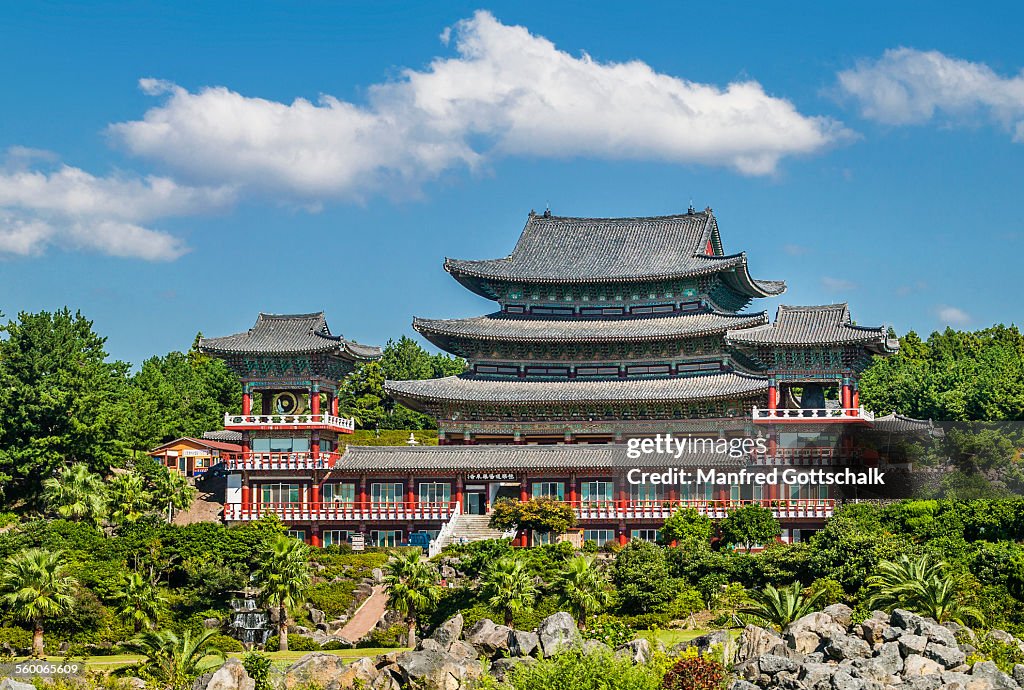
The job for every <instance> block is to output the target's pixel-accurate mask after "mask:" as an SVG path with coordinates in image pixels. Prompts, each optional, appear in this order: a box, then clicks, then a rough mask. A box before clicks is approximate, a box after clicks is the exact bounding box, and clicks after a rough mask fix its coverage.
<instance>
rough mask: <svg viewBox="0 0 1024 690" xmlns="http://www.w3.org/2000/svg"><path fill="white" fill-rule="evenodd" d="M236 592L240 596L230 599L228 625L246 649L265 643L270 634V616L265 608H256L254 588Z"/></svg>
mask: <svg viewBox="0 0 1024 690" xmlns="http://www.w3.org/2000/svg"><path fill="white" fill-rule="evenodd" d="M237 594H241V595H242V596H241V597H239V598H235V599H232V600H231V608H232V614H231V623H230V624H229V627H230V628H231V629H232V630H233V631H234V633H235V637H236V638H238V640H239V641H240V642H241V643H242V644H243V645H244V646H245V648H246V649H251V648H252V647H253V646H255V645H260V646H262V645H264V644H266V643H267V637H268V636H269V635H270V628H269V625H268V624H269V622H270V616H269V615H267V612H266V611H265V610H263V609H260V608H257V605H256V592H255V590H251V589H246V590H242V591H240V592H237Z"/></svg>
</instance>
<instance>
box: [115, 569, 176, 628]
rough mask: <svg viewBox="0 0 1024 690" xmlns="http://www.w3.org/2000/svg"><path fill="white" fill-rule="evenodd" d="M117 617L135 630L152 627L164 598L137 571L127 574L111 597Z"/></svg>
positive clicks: (164, 601) (164, 600)
mask: <svg viewBox="0 0 1024 690" xmlns="http://www.w3.org/2000/svg"><path fill="white" fill-rule="evenodd" d="M113 603H114V612H115V613H116V614H117V617H118V618H120V619H121V620H122V621H124V622H125V623H128V624H129V625H131V626H132V628H133V629H134V630H135V632H142V629H143V628H152V627H153V625H154V624H155V623H156V621H157V618H158V617H159V615H160V608H161V607H162V606H163V604H164V603H166V599H165V598H164V596H163V595H162V594H160V591H159V590H157V588H156V587H154V586H153V585H152V583H150V582H149V581H148V580H146V579H145V578H143V577H142V575H141V574H139V573H131V574H129V575H127V576H126V577H125V578H124V579H123V580H122V581H121V583H120V586H119V591H118V592H117V594H115V595H114V597H113Z"/></svg>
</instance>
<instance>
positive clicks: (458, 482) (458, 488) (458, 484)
mask: <svg viewBox="0 0 1024 690" xmlns="http://www.w3.org/2000/svg"><path fill="white" fill-rule="evenodd" d="M455 503H456V504H458V506H459V512H462V475H461V474H460V475H458V476H457V477H455Z"/></svg>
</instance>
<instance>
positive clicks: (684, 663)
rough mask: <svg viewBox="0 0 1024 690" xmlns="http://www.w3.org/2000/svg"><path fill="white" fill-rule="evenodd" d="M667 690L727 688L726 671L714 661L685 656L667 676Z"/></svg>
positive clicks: (664, 683)
mask: <svg viewBox="0 0 1024 690" xmlns="http://www.w3.org/2000/svg"><path fill="white" fill-rule="evenodd" d="M662 687H664V688H667V690H718V688H723V687H725V669H724V668H723V667H722V664H721V663H719V662H718V661H716V660H714V659H710V658H707V657H703V656H684V657H683V658H682V659H680V660H679V661H677V662H676V663H675V664H674V665H673V666H672V668H670V669H669V670H668V672H667V673H666V674H665V678H664V680H663V681H662Z"/></svg>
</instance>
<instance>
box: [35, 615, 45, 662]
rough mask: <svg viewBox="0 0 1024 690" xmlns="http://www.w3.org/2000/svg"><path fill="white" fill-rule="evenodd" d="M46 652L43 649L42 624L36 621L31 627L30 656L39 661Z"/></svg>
mask: <svg viewBox="0 0 1024 690" xmlns="http://www.w3.org/2000/svg"><path fill="white" fill-rule="evenodd" d="M45 652H46V650H45V649H43V624H42V622H41V621H36V622H35V625H34V626H33V627H32V656H33V657H35V658H37V659H41V658H43V655H44V654H45Z"/></svg>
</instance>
